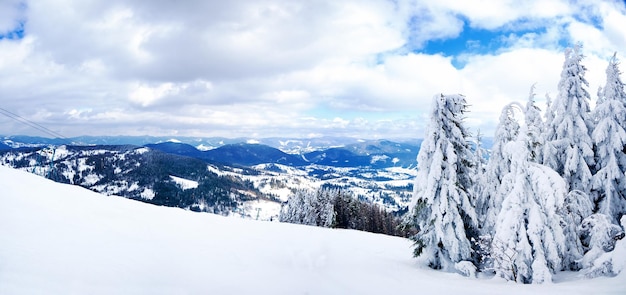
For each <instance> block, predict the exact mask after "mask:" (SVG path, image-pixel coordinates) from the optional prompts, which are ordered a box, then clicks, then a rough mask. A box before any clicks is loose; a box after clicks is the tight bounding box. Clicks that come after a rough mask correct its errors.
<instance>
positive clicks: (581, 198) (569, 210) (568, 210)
mask: <svg viewBox="0 0 626 295" xmlns="http://www.w3.org/2000/svg"><path fill="white" fill-rule="evenodd" d="M591 213H593V204H592V203H591V200H590V199H589V196H588V195H587V194H585V193H584V192H582V191H579V190H574V191H570V192H569V193H568V194H567V196H565V205H564V206H563V208H562V209H561V210H560V211H559V215H561V218H563V226H562V228H563V235H564V236H565V250H564V253H563V269H565V270H580V268H581V264H580V260H581V259H582V258H583V254H584V253H585V249H584V248H583V245H582V243H581V240H580V229H579V225H580V224H581V223H582V221H583V219H585V218H586V217H588V216H589V215H591Z"/></svg>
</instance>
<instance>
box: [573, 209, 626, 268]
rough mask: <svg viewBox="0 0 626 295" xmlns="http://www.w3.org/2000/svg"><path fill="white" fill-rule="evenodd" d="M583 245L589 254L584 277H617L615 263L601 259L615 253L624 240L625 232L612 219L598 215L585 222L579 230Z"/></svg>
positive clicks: (588, 218)
mask: <svg viewBox="0 0 626 295" xmlns="http://www.w3.org/2000/svg"><path fill="white" fill-rule="evenodd" d="M579 231H580V235H581V237H582V241H583V245H584V246H585V248H586V250H587V252H586V253H585V256H584V257H583V259H581V263H582V268H583V269H582V270H581V271H582V272H583V274H584V276H586V277H589V278H592V277H597V276H601V275H608V276H612V275H615V274H616V273H614V270H613V261H612V260H611V259H601V256H603V255H605V253H607V252H611V251H613V249H614V248H615V244H616V242H617V241H618V240H620V239H623V238H624V230H623V229H622V228H621V227H620V226H619V225H617V224H614V223H613V222H612V221H611V217H609V216H607V215H605V214H602V213H596V214H593V215H591V216H589V217H587V218H585V219H584V220H583V222H582V223H581V225H580V228H579Z"/></svg>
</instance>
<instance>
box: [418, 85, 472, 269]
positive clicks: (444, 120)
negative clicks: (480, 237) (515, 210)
mask: <svg viewBox="0 0 626 295" xmlns="http://www.w3.org/2000/svg"><path fill="white" fill-rule="evenodd" d="M466 109H467V103H466V100H465V97H464V96H462V95H443V94H440V95H436V96H435V97H434V98H433V107H432V112H431V115H430V123H429V125H428V129H427V132H426V136H425V138H424V141H423V142H422V146H421V148H420V151H419V153H418V155H417V161H418V166H417V168H418V172H417V177H416V178H415V185H414V192H413V200H412V202H411V207H410V208H412V211H411V213H412V214H411V221H412V222H413V223H414V225H415V227H416V228H417V230H418V231H419V232H418V233H417V234H416V235H414V236H412V237H411V239H412V240H413V241H414V242H415V249H414V254H415V256H423V257H425V258H426V261H427V263H428V265H429V266H430V267H431V268H434V269H445V270H452V269H454V267H455V264H456V263H459V262H461V261H468V260H471V259H472V249H471V244H470V238H471V237H472V235H475V234H476V214H475V212H474V207H473V206H472V204H471V202H470V198H471V197H470V195H469V194H470V193H471V191H472V179H471V173H472V170H473V169H472V162H471V161H472V158H473V155H472V151H471V149H470V146H469V144H468V142H467V138H468V136H469V134H468V132H467V130H466V129H465V128H464V127H463V114H464V113H465V112H466Z"/></svg>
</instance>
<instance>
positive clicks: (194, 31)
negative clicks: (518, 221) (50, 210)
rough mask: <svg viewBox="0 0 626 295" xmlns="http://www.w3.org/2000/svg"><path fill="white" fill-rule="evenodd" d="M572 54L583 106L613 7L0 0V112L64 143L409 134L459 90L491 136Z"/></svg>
mask: <svg viewBox="0 0 626 295" xmlns="http://www.w3.org/2000/svg"><path fill="white" fill-rule="evenodd" d="M578 42H581V43H582V44H583V53H584V54H585V56H586V57H585V59H584V61H583V62H584V64H585V65H586V66H587V68H588V69H589V70H588V72H587V76H586V77H587V79H588V81H589V83H590V87H589V92H590V93H591V94H592V98H593V99H595V97H596V95H595V94H596V92H597V88H598V86H601V85H603V83H604V70H605V68H606V66H607V61H608V59H609V57H610V56H612V55H613V53H614V52H617V54H618V58H620V59H621V60H626V8H625V4H624V1H608V0H607V1H598V0H588V1H584V0H583V1H561V0H536V1H515V0H511V1H509V0H501V1H489V0H484V1H479V0H476V1H472V0H467V1H456V0H437V1H429V0H408V1H404V0H341V1H335V0H233V1H217V0H198V1H196V0H188V1H168V0H135V1H122V0H90V1H84V0H37V1H34V0H33V1H29V0H0V108H1V109H0V110H2V111H3V112H4V113H5V114H6V112H5V111H9V112H11V113H13V114H17V115H19V116H20V117H22V118H25V119H27V120H30V121H32V122H35V123H37V124H40V125H41V126H45V127H46V128H48V129H51V130H53V131H55V132H57V133H59V134H61V135H63V136H66V137H71V136H78V135H164V136H206V137H211V136H225V137H240V136H242V137H252V138H254V137H257V138H261V137H271V136H284V137H312V136H350V137H360V138H369V139H374V138H398V137H408V138H418V137H422V136H423V134H424V127H425V124H426V123H427V119H428V118H427V114H428V110H429V108H430V104H431V100H432V97H433V95H435V94H437V93H461V94H464V95H466V97H467V100H468V102H469V103H470V104H471V107H470V113H469V114H467V119H466V123H467V125H468V127H469V128H471V130H472V131H473V132H475V131H476V130H478V129H480V130H481V132H482V133H485V134H486V135H487V136H492V135H493V130H494V127H495V124H496V122H497V119H498V115H499V112H500V110H501V108H502V107H503V106H504V105H506V104H508V103H510V102H512V101H516V100H517V101H523V100H525V99H527V97H528V92H529V89H530V87H531V85H533V84H534V83H537V84H536V93H537V102H538V104H539V106H540V107H542V108H543V106H544V105H543V104H544V102H545V99H544V96H545V94H546V93H549V94H551V96H552V97H555V96H556V93H557V92H556V91H557V90H556V85H557V83H558V79H559V75H560V71H561V65H562V63H563V50H564V48H565V47H567V46H571V45H572V44H576V43H578ZM623 64H624V63H623ZM625 70H626V66H624V65H622V71H625ZM623 79H626V78H623ZM592 104H593V102H592ZM0 115H1V114H0ZM0 134H4V135H11V134H28V135H38V136H48V135H47V134H45V133H43V132H41V131H39V130H37V129H35V128H32V127H29V126H27V125H25V124H20V123H19V122H17V121H16V120H13V119H11V118H9V117H8V116H6V115H2V116H0Z"/></svg>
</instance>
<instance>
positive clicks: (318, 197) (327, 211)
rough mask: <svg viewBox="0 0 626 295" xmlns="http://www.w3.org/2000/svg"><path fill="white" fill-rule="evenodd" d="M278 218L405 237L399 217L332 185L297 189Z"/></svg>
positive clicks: (291, 221)
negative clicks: (314, 188) (331, 186)
mask: <svg viewBox="0 0 626 295" xmlns="http://www.w3.org/2000/svg"><path fill="white" fill-rule="evenodd" d="M279 219H280V221H281V222H289V223H297V224H306V225H314V226H321V227H329V228H345V229H356V230H362V231H367V232H372V233H381V234H387V235H394V236H402V237H407V236H409V234H410V231H409V230H408V229H406V228H403V227H401V226H400V224H401V220H400V219H399V218H398V217H396V216H395V215H394V214H393V213H391V212H387V211H385V210H384V209H383V208H381V207H380V206H379V205H377V204H371V203H368V202H363V201H360V200H358V199H357V198H355V197H354V196H353V195H352V193H350V192H347V191H345V190H341V189H336V188H320V189H318V190H305V189H302V190H298V191H296V192H295V193H294V194H293V195H291V196H290V197H289V200H288V201H287V202H286V203H285V204H284V205H283V208H282V210H281V212H280V217H279Z"/></svg>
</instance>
